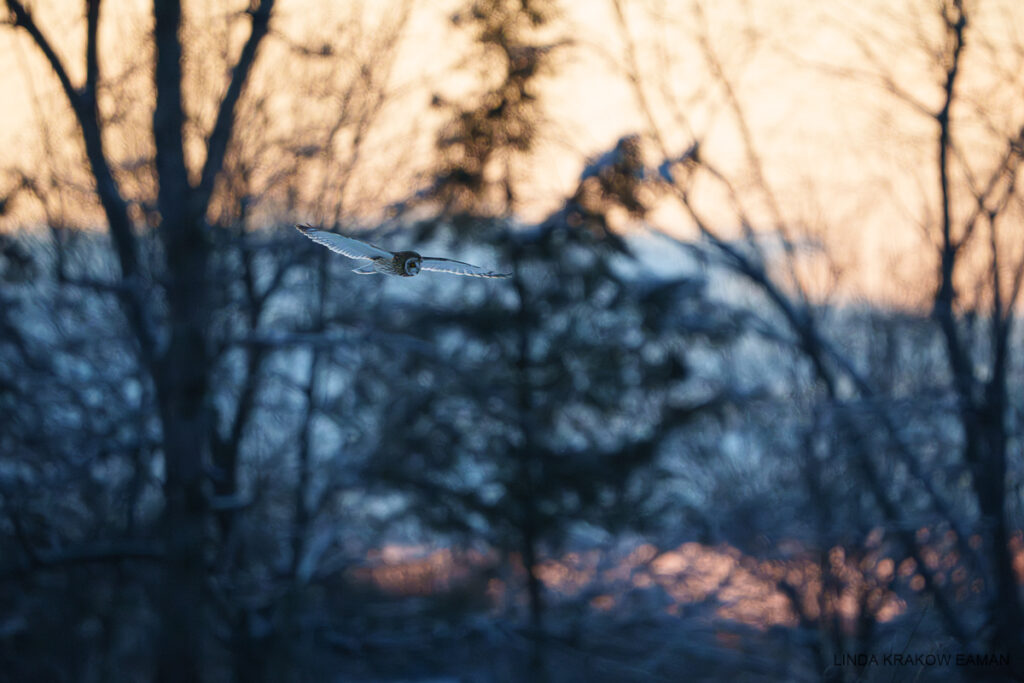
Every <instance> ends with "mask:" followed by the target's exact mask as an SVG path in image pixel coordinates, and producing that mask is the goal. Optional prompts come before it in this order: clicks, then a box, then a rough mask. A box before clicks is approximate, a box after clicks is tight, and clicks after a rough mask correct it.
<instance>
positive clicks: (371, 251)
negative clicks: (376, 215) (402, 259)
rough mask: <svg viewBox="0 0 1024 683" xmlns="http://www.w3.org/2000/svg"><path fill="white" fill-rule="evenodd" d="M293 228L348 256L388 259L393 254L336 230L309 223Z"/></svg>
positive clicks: (318, 242)
mask: <svg viewBox="0 0 1024 683" xmlns="http://www.w3.org/2000/svg"><path fill="white" fill-rule="evenodd" d="M295 228H296V229H297V230H298V231H299V232H301V233H302V234H303V235H305V236H306V237H308V238H309V239H311V240H313V241H314V242H316V243H317V244H322V245H324V246H325V247H327V248H328V249H330V250H331V251H333V252H336V253H338V254H343V255H344V256H348V257H349V258H363V259H374V258H388V259H389V258H391V257H392V256H393V254H392V253H391V252H390V251H385V250H383V249H381V248H380V247H377V246H374V245H372V244H370V243H369V242H362V241H360V240H357V239H353V238H351V237H345V236H344V235H339V234H338V233H336V232H325V231H323V230H317V229H316V228H314V227H312V226H309V225H296V226H295Z"/></svg>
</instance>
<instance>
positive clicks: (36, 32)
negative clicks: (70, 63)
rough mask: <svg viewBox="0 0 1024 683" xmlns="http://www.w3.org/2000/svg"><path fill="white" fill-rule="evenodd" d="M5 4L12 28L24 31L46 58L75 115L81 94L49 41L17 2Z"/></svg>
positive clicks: (13, 0)
mask: <svg viewBox="0 0 1024 683" xmlns="http://www.w3.org/2000/svg"><path fill="white" fill-rule="evenodd" d="M5 2H6V3H7V9H8V10H10V12H11V14H13V15H14V26H15V27H20V28H23V29H25V32H26V33H28V34H29V35H30V36H31V37H32V41H33V42H34V43H35V44H36V46H37V47H38V48H39V50H40V51H41V52H42V53H43V56H44V57H46V61H47V62H49V64H50V68H51V69H53V73H54V74H55V75H56V76H57V79H58V80H59V81H60V85H61V88H62V89H63V90H64V94H65V95H66V96H67V98H68V102H70V103H71V108H72V109H75V113H76V114H77V113H78V108H79V107H80V106H81V93H79V92H78V90H77V89H76V88H75V86H74V85H73V84H72V83H71V78H70V77H69V76H68V72H67V69H65V68H64V63H63V62H62V61H61V59H60V57H58V56H57V53H56V52H54V50H53V47H52V46H51V45H50V41H48V40H47V39H46V36H44V35H43V32H42V31H41V30H40V29H39V27H38V26H37V25H36V22H35V20H34V19H33V18H32V14H31V12H29V11H28V9H26V7H25V6H24V5H23V4H22V3H21V2H20V1H19V0H5Z"/></svg>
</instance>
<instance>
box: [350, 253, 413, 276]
mask: <svg viewBox="0 0 1024 683" xmlns="http://www.w3.org/2000/svg"><path fill="white" fill-rule="evenodd" d="M422 262H423V257H422V256H420V255H419V254H417V253H416V252H415V251H396V252H395V255H394V257H393V258H390V259H387V258H384V257H377V258H372V259H370V265H369V266H363V267H362V268H356V269H355V270H354V271H353V272H355V273H359V274H360V275H373V274H374V273H382V274H384V275H399V276H401V277H412V276H413V275H415V274H416V273H418V272H419V271H420V264H421V263H422Z"/></svg>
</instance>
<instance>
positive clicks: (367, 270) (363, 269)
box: [352, 263, 377, 275]
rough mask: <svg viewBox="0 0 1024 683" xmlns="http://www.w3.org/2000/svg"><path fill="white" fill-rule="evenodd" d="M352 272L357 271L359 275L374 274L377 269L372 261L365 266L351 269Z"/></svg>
mask: <svg viewBox="0 0 1024 683" xmlns="http://www.w3.org/2000/svg"><path fill="white" fill-rule="evenodd" d="M352 272H353V273H359V274H360V275H376V274H377V269H376V268H374V267H373V264H372V263H367V264H366V265H365V266H359V267H358V268H353V269H352Z"/></svg>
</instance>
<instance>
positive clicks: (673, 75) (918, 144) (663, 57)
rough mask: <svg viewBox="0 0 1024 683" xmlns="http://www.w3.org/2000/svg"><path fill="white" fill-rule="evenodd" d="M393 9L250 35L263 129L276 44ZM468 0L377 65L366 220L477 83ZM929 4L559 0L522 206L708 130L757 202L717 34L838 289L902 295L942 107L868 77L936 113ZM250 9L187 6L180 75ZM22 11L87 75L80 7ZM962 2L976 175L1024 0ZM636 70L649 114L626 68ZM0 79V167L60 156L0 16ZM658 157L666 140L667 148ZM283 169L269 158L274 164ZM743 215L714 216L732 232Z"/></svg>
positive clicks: (111, 37) (421, 14)
mask: <svg viewBox="0 0 1024 683" xmlns="http://www.w3.org/2000/svg"><path fill="white" fill-rule="evenodd" d="M402 4H403V3H402V0H386V1H383V2H363V3H358V2H357V3H344V6H343V7H342V5H341V4H336V3H321V2H315V1H314V0H282V1H281V2H280V3H279V5H278V9H277V12H278V14H277V18H276V20H275V22H276V23H275V31H276V33H275V35H274V36H272V38H271V39H270V40H269V41H268V43H267V44H266V45H265V46H264V48H262V49H263V52H262V54H261V58H260V59H261V61H260V62H259V63H258V66H257V69H256V72H255V74H254V82H253V84H252V88H251V90H252V91H253V92H263V93H268V94H269V96H271V97H272V98H275V102H277V104H276V105H275V107H276V109H275V111H276V112H277V114H278V117H277V118H276V119H275V120H274V122H273V123H276V125H277V126H278V128H279V130H277V131H275V130H273V129H271V130H268V131H265V133H266V134H267V135H273V134H276V133H284V132H286V131H287V130H288V129H289V128H290V127H292V126H296V125H298V122H299V121H301V119H299V118H297V117H300V116H301V115H302V110H301V109H298V110H297V111H296V108H295V107H294V106H290V103H292V104H293V103H294V102H295V101H297V100H296V98H298V97H300V96H303V95H308V94H309V92H308V90H309V89H310V88H312V87H314V85H313V84H315V80H310V79H304V78H303V76H304V75H303V74H298V73H294V72H292V73H289V71H288V70H289V68H294V67H290V66H289V50H288V48H287V43H289V42H290V43H292V44H296V45H306V46H309V47H311V49H318V48H319V47H320V46H322V45H330V46H331V47H332V49H333V50H334V53H335V54H337V55H350V56H351V55H352V54H356V53H358V51H359V49H360V45H363V44H364V43H365V42H366V41H368V40H370V39H371V38H372V37H373V36H375V35H379V32H380V31H381V30H382V27H386V26H387V25H388V22H389V21H392V20H393V19H394V17H395V16H396V14H397V12H398V8H400V7H401V6H402ZM459 5H460V3H459V2H458V1H457V0H444V1H435V2H427V1H425V0H418V1H415V2H412V4H411V7H412V12H411V15H410V18H409V21H408V23H407V24H406V25H405V26H404V28H403V31H402V34H401V39H400V44H399V49H398V53H397V56H396V60H395V63H394V66H393V68H392V69H391V70H390V73H389V75H388V79H389V87H388V92H389V93H390V97H391V98H392V99H391V100H390V103H389V105H388V106H386V107H385V109H384V111H382V113H381V116H380V118H379V120H378V121H377V123H376V124H375V125H374V126H373V127H372V129H371V130H370V131H369V132H368V134H367V136H366V148H365V151H364V153H363V154H362V155H361V157H360V162H359V166H358V167H357V168H355V170H354V171H353V178H352V181H351V183H349V184H348V185H347V186H346V189H345V192H346V193H347V194H346V198H347V202H346V203H347V204H348V205H354V206H358V207H360V208H361V210H362V211H363V212H365V213H367V214H372V213H373V212H374V210H375V209H376V210H380V209H381V207H383V206H386V205H387V204H388V203H390V202H393V201H397V200H400V199H402V198H403V197H406V196H408V195H409V194H411V193H412V192H414V191H415V190H416V189H417V187H420V186H422V184H423V183H424V182H425V177H424V173H425V171H426V170H427V168H428V164H427V163H426V162H427V161H428V160H429V158H430V155H431V154H432V140H433V136H434V133H435V131H436V127H437V125H438V124H439V122H440V118H439V115H438V113H437V112H434V111H431V109H430V107H429V103H430V99H431V97H432V95H433V94H434V93H440V94H447V95H453V96H458V94H460V93H461V92H464V91H465V89H466V87H467V86H471V85H472V83H473V80H472V76H473V74H474V73H475V72H474V71H473V68H474V67H473V65H472V64H470V65H469V66H468V67H467V64H466V63H465V60H464V59H463V56H462V55H463V50H465V49H466V48H467V47H468V46H469V43H470V41H469V37H468V36H467V35H465V32H461V33H460V32H459V31H458V30H456V29H454V28H453V27H452V26H451V25H450V23H449V22H448V17H449V16H450V15H451V14H452V12H453V11H454V9H455V8H457V7H458V6H459ZM933 5H934V3H931V2H928V1H926V0H912V1H911V2H905V3H891V2H888V1H886V0H823V1H821V2H806V0H725V1H719V2H709V1H698V0H693V1H685V2H680V1H673V0H623V2H622V3H621V7H622V9H623V11H622V14H621V16H620V15H619V14H617V12H616V10H615V3H614V2H613V1H612V0H607V1H605V0H595V1H593V2H590V1H588V2H581V1H569V0H565V1H563V2H562V3H561V6H562V9H563V16H562V17H561V18H560V19H559V20H558V22H557V23H556V25H555V26H554V27H553V28H551V29H550V31H549V33H550V34H551V37H552V38H565V39H568V40H569V41H571V43H572V45H571V47H570V48H568V49H566V50H564V51H563V52H561V53H560V54H559V55H558V56H557V57H556V59H555V67H556V68H555V72H554V74H552V75H551V76H549V77H547V78H546V80H545V82H544V85H543V93H542V94H543V101H544V103H545V106H546V112H547V115H548V119H549V121H548V125H547V126H546V128H545V129H544V133H543V135H542V139H541V141H540V143H539V144H538V146H537V148H536V150H535V152H534V153H533V154H532V155H531V156H530V157H529V158H528V159H525V160H523V161H522V163H520V164H519V165H518V166H517V169H516V173H517V176H518V180H519V183H520V188H521V189H520V195H521V196H522V197H523V198H524V200H523V202H522V205H521V210H520V212H521V215H522V217H523V218H524V219H526V220H536V219H539V218H541V217H542V216H544V215H545V214H546V212H548V211H550V210H552V209H553V208H554V207H555V206H557V205H558V203H559V202H560V201H561V199H563V198H564V197H565V196H566V195H567V194H569V193H571V191H572V190H573V188H574V187H575V183H576V180H577V178H578V176H579V173H580V171H581V169H582V166H583V164H584V163H585V159H586V158H587V157H588V156H589V155H593V154H597V153H600V152H602V151H604V150H607V149H609V148H611V147H612V146H613V145H614V143H615V140H616V139H617V138H618V137H619V136H621V135H623V134H626V133H630V132H639V133H641V134H647V135H651V134H653V133H655V132H656V133H657V136H656V137H657V138H658V139H660V140H661V142H662V143H663V144H665V145H666V147H667V148H668V151H670V152H675V153H678V152H681V151H682V150H684V149H686V147H687V146H688V145H689V144H690V143H691V142H692V140H693V139H694V137H697V138H699V139H700V140H701V142H702V147H701V151H702V153H703V154H704V156H705V158H708V159H713V160H714V162H715V163H716V165H717V166H718V167H719V168H721V169H723V170H724V171H726V172H729V173H730V174H731V175H732V176H733V177H734V179H735V183H736V185H737V187H738V188H739V189H740V190H741V192H742V191H745V190H747V192H746V194H745V196H749V197H751V200H750V202H749V203H750V205H749V206H748V207H745V208H746V209H747V210H748V211H750V213H751V214H752V215H754V216H757V217H760V218H766V217H767V210H766V205H765V203H764V202H763V201H761V200H758V199H756V196H757V193H756V192H755V191H754V190H753V189H751V188H753V185H754V184H755V181H756V177H755V176H754V175H753V174H752V172H751V169H750V167H749V163H748V161H749V159H748V157H747V155H746V151H745V147H744V131H743V126H742V125H740V124H739V122H738V120H737V118H736V117H735V115H734V112H733V111H732V109H731V104H730V98H729V96H728V94H727V92H726V90H725V89H724V88H723V81H722V79H721V78H719V79H716V78H715V77H713V74H712V72H713V69H712V68H711V67H710V66H709V64H708V61H707V58H706V53H705V52H702V50H704V49H705V48H706V47H707V46H710V50H711V52H712V53H713V54H714V55H715V57H716V58H717V60H718V66H719V67H720V69H721V71H722V74H721V75H722V76H723V77H724V79H725V80H726V81H727V82H728V83H729V85H730V87H731V88H732V91H733V94H734V95H735V100H734V101H735V103H736V104H738V105H739V107H740V108H741V109H742V111H743V113H744V117H745V118H744V124H743V125H745V126H746V129H747V130H746V133H747V134H748V136H749V139H751V140H752V141H753V143H754V146H755V149H756V153H757V156H758V158H759V160H760V163H761V164H762V167H763V177H764V179H765V182H766V183H767V184H768V185H769V186H770V188H771V190H772V192H773V193H774V195H775V197H776V199H777V201H778V204H779V207H780V209H781V210H782V213H783V214H784V216H785V219H786V221H787V223H788V225H789V226H790V227H791V228H792V229H794V230H796V231H797V232H799V233H801V234H808V235H810V236H812V237H814V238H815V239H817V240H818V241H820V242H821V243H822V244H824V245H825V246H826V247H827V249H828V251H829V254H830V257H831V259H832V266H833V267H834V269H836V270H837V271H839V272H842V273H843V279H844V282H846V283H847V284H846V285H845V287H846V293H847V294H859V295H867V296H868V297H874V298H881V299H885V300H887V301H889V302H890V303H897V304H900V303H902V304H913V303H914V302H915V301H916V300H917V299H918V298H919V297H920V294H921V292H920V291H919V290H920V289H921V288H920V286H919V282H920V280H921V273H922V272H923V271H924V272H929V273H930V271H931V269H932V267H933V263H934V254H933V252H932V250H931V249H930V247H929V244H930V237H929V231H930V230H932V228H933V227H934V225H933V224H934V221H935V215H934V209H933V208H930V207H934V201H935V197H936V194H937V180H936V172H935V169H934V159H935V145H934V144H933V138H934V134H935V122H934V120H931V119H929V118H928V117H927V116H925V115H922V112H920V111H917V110H915V107H914V106H913V105H908V104H907V103H906V102H905V101H902V100H901V99H900V98H899V97H894V96H893V94H892V93H891V92H889V91H888V90H892V88H888V89H887V87H886V86H885V84H884V82H883V81H882V80H880V79H879V78H877V77H876V75H877V73H878V72H880V71H881V72H885V75H886V78H890V79H891V81H890V82H891V83H892V84H894V85H895V86H896V88H897V89H898V90H899V91H900V92H902V93H904V94H906V95H907V96H909V97H912V98H913V99H914V100H915V101H916V102H917V103H918V104H919V105H920V106H922V107H924V108H925V109H928V110H931V111H934V110H936V109H937V108H938V105H939V102H940V101H941V95H942V93H941V89H940V88H938V83H939V82H940V81H939V79H940V77H941V72H940V71H937V68H936V65H935V64H934V63H930V62H929V57H928V54H929V49H930V48H933V47H934V46H935V45H936V44H937V41H940V40H941V30H940V29H941V27H940V26H939V25H938V24H937V22H936V20H935V17H934V12H933V11H932V10H931V9H930V8H932V7H933ZM245 6H246V3H244V2H223V3H187V16H188V20H187V25H188V27H189V30H191V31H195V32H196V33H195V34H194V35H197V36H200V37H203V36H205V37H203V38H202V39H201V40H197V41H196V42H195V43H194V44H192V47H191V50H189V49H186V71H187V73H189V74H191V77H192V78H193V79H194V82H196V83H202V84H204V85H203V87H204V92H206V93H209V94H214V95H215V94H217V93H219V92H220V88H222V87H223V83H224V82H225V79H226V75H225V73H223V72H222V67H221V64H222V61H218V59H217V57H218V55H217V54H216V53H217V51H218V50H224V49H225V48H226V50H227V52H226V53H225V55H226V56H228V57H230V54H229V53H230V52H231V51H232V50H233V51H234V53H235V54H237V49H238V45H239V43H240V41H241V39H242V38H243V37H244V31H243V30H241V29H243V28H244V24H242V23H240V22H239V19H238V17H239V11H240V10H241V9H244V7H245ZM32 9H33V12H34V14H35V16H36V18H37V20H38V21H39V23H40V24H41V25H42V26H44V27H45V30H46V31H47V33H48V35H49V36H50V37H51V39H52V40H53V42H54V43H55V44H56V45H57V46H58V48H59V51H60V53H61V55H62V56H63V57H64V59H65V62H66V63H67V64H68V65H69V70H70V72H71V75H72V78H73V80H75V81H76V82H79V81H80V79H81V77H82V72H83V67H82V63H83V59H82V53H83V46H82V43H83V41H84V26H83V24H84V20H83V17H82V7H81V3H79V2H75V1H74V0H64V1H61V0H45V1H43V0H41V1H38V2H33V3H32ZM698 10H699V11H698ZM973 16H974V18H973V23H972V30H973V31H974V33H972V34H970V35H971V36H972V39H971V42H970V43H968V48H967V49H968V51H969V52H968V58H967V59H965V62H964V65H963V70H964V72H963V75H962V77H961V81H960V84H961V90H962V93H963V95H964V97H965V104H964V106H963V108H962V109H961V110H958V111H955V112H954V116H961V117H963V119H964V120H965V121H968V120H969V121H968V123H967V124H966V125H965V126H964V127H963V128H962V130H963V131H964V132H963V133H962V138H961V139H962V142H963V144H962V150H963V155H964V156H965V157H966V158H967V159H968V161H970V162H971V164H972V166H973V167H974V168H976V169H979V170H980V171H984V170H985V169H986V168H987V167H988V166H991V164H992V160H993V159H995V158H996V156H997V155H998V151H999V144H998V143H999V142H1000V140H1001V139H1002V138H1001V136H1004V135H1005V134H1006V133H1007V132H1008V131H1012V130H1013V129H1014V126H1019V125H1020V123H1021V121H1022V118H1024V98H1022V97H1020V95H1019V93H1020V92H1021V89H1022V87H1024V76H1022V74H1024V56H1022V55H1024V49H1022V46H1024V4H1022V3H1020V2H1018V1H1017V0H996V1H994V2H987V3H977V13H976V14H975V15H973ZM102 21H103V33H102V66H103V70H104V72H105V74H106V75H107V76H108V77H110V78H114V77H120V76H122V75H125V74H128V73H129V72H128V67H129V66H130V65H131V64H132V62H133V60H136V61H137V60H138V58H139V51H138V49H137V48H136V47H135V46H136V45H138V44H140V43H141V42H142V41H143V38H144V36H145V33H146V31H148V29H149V26H150V23H151V19H150V15H149V9H148V6H147V3H145V2H143V1H142V0H132V1H131V2H118V3H116V5H115V4H113V3H106V4H105V5H104V15H103V19H102ZM701 41H705V42H704V43H702V42H701ZM145 57H146V58H148V55H145ZM631 65H632V66H631ZM632 67H635V73H634V74H632V75H636V76H637V77H638V80H639V84H640V91H641V92H642V94H643V96H644V97H645V98H646V103H647V111H644V108H643V107H641V106H639V104H638V96H637V95H638V93H637V90H636V89H634V87H632V86H631V84H630V80H629V76H630V75H631V74H630V73H629V72H630V70H631V68H632ZM0 93H3V101H4V107H3V108H2V109H0V124H2V125H0V169H8V168H11V167H18V168H21V169H28V170H32V169H35V168H38V166H39V165H40V164H42V163H44V162H45V160H47V159H48V158H50V156H52V152H47V149H46V147H45V145H44V143H43V139H44V137H45V136H44V133H43V130H44V128H43V124H45V126H46V128H47V129H48V130H49V133H48V134H49V135H50V136H51V138H52V139H51V142H50V144H51V145H52V144H53V140H67V139H69V135H70V132H71V131H72V126H71V122H70V117H69V114H68V111H67V108H66V106H64V105H63V102H62V99H61V95H60V92H59V87H58V84H57V82H56V79H54V78H53V77H52V74H50V73H49V70H48V69H47V67H46V65H45V63H44V62H43V61H42V59H41V58H40V56H39V54H38V51H37V50H36V49H35V48H34V46H33V45H31V44H30V42H29V41H28V40H27V39H26V38H25V36H24V35H22V34H21V33H18V34H17V35H15V32H14V31H13V30H12V29H11V28H10V27H5V28H3V29H2V30H0ZM189 96H192V100H191V101H192V106H193V107H194V109H195V111H196V112H197V115H199V117H200V119H201V120H206V119H209V118H210V116H211V111H210V110H211V108H212V104H210V103H209V102H204V101H202V98H200V97H198V96H197V94H196V93H195V92H191V93H190V92H186V97H189ZM139 97H140V98H141V99H145V98H148V97H149V95H148V93H146V92H142V93H141V94H140V96H139ZM211 101H215V98H211ZM110 106H113V104H111V105H110ZM146 106H150V105H149V104H147V105H146ZM307 113H309V114H310V115H312V114H314V112H313V111H312V110H307ZM324 115H330V113H329V112H326V113H324ZM144 119H145V117H143V119H142V120H143V121H144ZM272 128H273V126H272ZM107 143H108V146H109V147H110V149H111V151H112V153H113V154H114V155H115V156H120V157H121V158H125V157H130V156H131V155H133V154H138V153H140V147H139V145H138V144H134V143H132V144H129V143H124V142H122V141H119V140H117V139H108V140H107ZM140 144H141V143H140ZM648 151H649V152H651V153H653V154H655V155H656V154H657V153H658V150H657V146H656V145H652V146H651V148H650V149H649V150H648ZM58 154H59V155H65V154H67V153H66V152H59V153H58ZM656 161H657V159H656V158H655V159H652V162H656ZM274 163H276V162H275V161H273V160H267V165H268V166H273V164H274ZM267 172H268V173H270V171H269V170H268V171H267ZM980 175H982V176H983V175H984V174H983V173H981V174H980ZM705 204H706V205H707V210H708V213H709V215H710V216H712V217H713V218H715V219H718V220H721V221H722V222H723V223H725V222H727V221H730V220H731V219H730V216H731V214H730V212H729V211H728V210H726V208H727V207H725V206H724V205H723V203H722V202H721V201H720V198H718V197H716V196H714V195H710V194H709V195H708V197H707V199H706V202H705ZM968 208H969V207H968ZM311 218H316V217H311ZM0 220H3V221H5V222H3V223H0V229H5V230H9V229H16V228H17V227H19V226H20V224H21V223H31V222H33V221H38V220H39V215H38V212H34V211H33V210H32V209H29V208H26V209H24V210H22V211H19V212H18V213H17V214H16V215H15V216H14V217H13V218H12V217H8V218H6V219H0ZM13 221H17V222H18V223H19V224H18V225H15V224H14V223H13ZM652 221H653V222H654V223H655V224H656V225H658V226H659V227H662V228H664V229H666V230H667V231H670V232H673V233H677V234H691V232H690V231H691V227H690V226H689V225H687V223H686V221H685V220H683V219H682V217H681V215H680V214H679V212H678V211H673V210H672V209H671V207H661V208H659V209H657V210H655V211H654V212H653V214H652ZM767 222H769V221H766V223H767ZM734 227H735V226H731V225H725V224H723V225H722V226H721V228H722V229H723V230H725V231H728V230H730V229H733V228H734Z"/></svg>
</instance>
